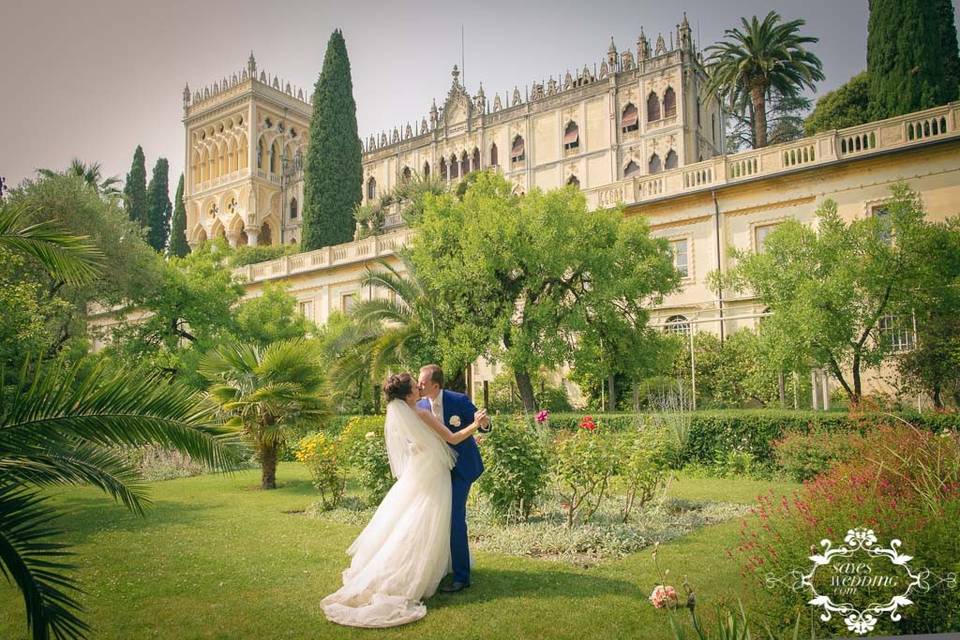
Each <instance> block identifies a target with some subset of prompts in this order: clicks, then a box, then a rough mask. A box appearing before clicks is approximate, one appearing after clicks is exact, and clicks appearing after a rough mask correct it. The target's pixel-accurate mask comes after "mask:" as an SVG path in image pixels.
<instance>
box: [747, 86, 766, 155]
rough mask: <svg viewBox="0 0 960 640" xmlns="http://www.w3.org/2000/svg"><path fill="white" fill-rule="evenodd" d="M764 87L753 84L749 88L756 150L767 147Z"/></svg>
mask: <svg viewBox="0 0 960 640" xmlns="http://www.w3.org/2000/svg"><path fill="white" fill-rule="evenodd" d="M765 93H766V87H764V86H763V85H762V84H755V85H754V86H753V87H751V88H750V102H751V104H753V137H754V139H755V140H756V141H757V148H758V149H759V148H760V147H765V146H767V104H766V98H765V96H764V94H765Z"/></svg>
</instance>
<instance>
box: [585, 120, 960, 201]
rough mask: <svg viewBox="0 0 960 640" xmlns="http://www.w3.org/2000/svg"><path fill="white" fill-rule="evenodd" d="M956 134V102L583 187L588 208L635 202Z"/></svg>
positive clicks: (959, 128) (958, 132)
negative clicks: (662, 170)
mask: <svg viewBox="0 0 960 640" xmlns="http://www.w3.org/2000/svg"><path fill="white" fill-rule="evenodd" d="M951 138H960V102H952V103H950V104H947V105H944V106H942V107H936V108H933V109H927V110H926V111H917V112H915V113H909V114H906V115H903V116H898V117H896V118H889V119H887V120H878V121H876V122H868V123H866V124H862V125H859V126H856V127H849V128H847V129H839V130H834V131H828V132H824V133H820V134H817V135H815V136H811V137H809V138H801V139H799V140H794V141H793V142H788V143H784V144H780V145H774V146H770V147H764V148H762V149H753V150H750V151H743V152H741V153H735V154H732V155H724V156H717V157H715V158H711V159H709V160H704V161H703V162H697V163H695V164H688V165H685V166H683V167H680V168H678V169H671V170H670V171H664V172H661V173H657V174H654V175H646V176H639V177H636V178H629V179H626V180H620V181H618V182H614V183H611V184H605V185H603V186H600V187H593V188H589V189H585V190H584V193H585V195H586V196H587V203H588V204H589V206H590V208H591V209H596V208H600V207H611V206H614V205H616V204H618V203H622V204H625V205H632V204H639V203H643V202H648V201H654V200H660V199H663V198H670V197H676V196H681V195H684V194H687V193H693V192H697V191H702V190H704V189H712V188H715V187H719V186H723V185H728V184H736V183H739V182H747V181H750V180H755V179H757V178H760V177H767V176H772V175H776V174H782V173H788V172H791V171H795V170H799V169H807V168H811V167H817V166H824V165H829V164H832V163H835V162H838V161H842V160H847V159H850V158H859V157H868V156H872V155H879V154H882V153H887V152H889V151H894V150H898V149H904V148H910V147H921V146H924V145H927V144H930V143H933V142H938V141H940V140H944V139H951Z"/></svg>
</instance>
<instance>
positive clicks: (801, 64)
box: [707, 11, 824, 147]
mask: <svg viewBox="0 0 960 640" xmlns="http://www.w3.org/2000/svg"><path fill="white" fill-rule="evenodd" d="M740 21H741V25H742V28H733V29H727V30H726V31H725V32H724V38H725V39H724V40H723V41H721V42H718V43H717V44H715V45H711V46H710V47H707V53H708V55H709V57H708V59H707V70H708V74H709V80H708V83H707V91H708V92H711V93H712V92H715V91H716V92H719V93H720V95H721V97H723V98H725V99H726V100H728V101H729V104H730V107H731V110H732V111H736V112H738V113H740V114H744V113H750V115H751V116H752V121H753V130H754V136H753V138H754V140H755V141H756V147H765V146H767V144H768V140H767V135H768V124H767V98H768V96H769V95H771V92H773V93H775V94H776V95H779V96H783V97H785V98H786V97H792V96H797V95H798V94H799V93H800V92H801V91H802V90H803V89H804V88H809V89H813V88H814V82H815V81H819V80H823V78H824V76H823V72H822V71H821V63H820V59H819V58H818V57H817V56H816V55H815V54H814V53H812V52H810V51H808V50H807V49H806V45H808V44H813V43H816V42H818V41H819V39H818V38H814V37H812V36H803V35H800V34H799V30H800V27H802V26H804V25H805V24H806V22H805V21H803V20H791V21H789V22H781V18H780V15H779V14H778V13H777V12H776V11H771V12H770V13H768V14H767V15H766V17H765V18H764V19H763V21H762V22H761V21H760V20H758V19H757V16H753V18H752V19H751V20H749V21H748V20H747V19H746V18H741V19H740Z"/></svg>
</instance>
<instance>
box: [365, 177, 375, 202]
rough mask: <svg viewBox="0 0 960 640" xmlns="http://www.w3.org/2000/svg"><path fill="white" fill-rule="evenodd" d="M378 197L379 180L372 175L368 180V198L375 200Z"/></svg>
mask: <svg viewBox="0 0 960 640" xmlns="http://www.w3.org/2000/svg"><path fill="white" fill-rule="evenodd" d="M376 197H377V181H376V180H375V179H374V178H373V176H370V179H369V180H367V200H373V199H374V198H376Z"/></svg>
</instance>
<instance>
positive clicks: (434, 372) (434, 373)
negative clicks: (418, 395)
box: [420, 364, 443, 388]
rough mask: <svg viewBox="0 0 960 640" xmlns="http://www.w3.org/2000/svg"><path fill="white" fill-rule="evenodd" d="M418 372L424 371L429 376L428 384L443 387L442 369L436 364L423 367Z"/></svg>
mask: <svg viewBox="0 0 960 640" xmlns="http://www.w3.org/2000/svg"><path fill="white" fill-rule="evenodd" d="M420 371H421V372H423V371H426V372H428V373H429V374H430V382H435V383H436V384H438V385H440V387H441V388H442V387H443V369H441V368H440V365H438V364H428V365H425V366H423V367H420Z"/></svg>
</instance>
